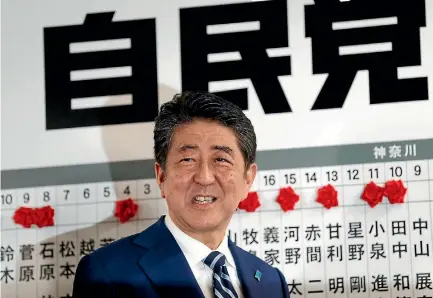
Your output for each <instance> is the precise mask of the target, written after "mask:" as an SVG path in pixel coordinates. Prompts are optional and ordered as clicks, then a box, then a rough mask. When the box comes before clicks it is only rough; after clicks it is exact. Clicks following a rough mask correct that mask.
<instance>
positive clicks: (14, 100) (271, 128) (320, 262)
mask: <svg viewBox="0 0 433 298" xmlns="http://www.w3.org/2000/svg"><path fill="white" fill-rule="evenodd" d="M23 1H24V0H23ZM50 1H51V0H47V1H44V2H43V3H36V2H35V3H36V4H35V3H34V2H33V1H27V4H26V5H27V6H28V9H26V10H23V9H22V6H20V5H16V4H15V3H14V2H13V1H9V2H6V3H5V4H4V5H2V12H4V13H2V18H3V19H4V21H3V20H2V21H3V22H2V41H4V42H3V43H2V51H3V50H4V52H5V53H7V55H9V57H8V59H3V60H2V72H3V73H4V74H3V76H2V114H1V116H2V133H1V141H2V148H1V149H2V156H1V163H2V172H1V178H2V181H1V202H0V203H1V221H0V224H1V226H0V231H1V245H0V246H1V262H0V296H1V298H65V297H71V295H72V284H73V280H74V277H75V272H76V269H77V264H78V262H79V260H80V259H81V258H82V257H83V256H85V255H87V254H89V253H91V252H93V251H95V250H96V249H98V248H101V247H103V246H105V245H108V244H110V243H112V242H113V241H117V240H118V239H121V238H123V237H126V236H129V235H133V234H135V233H139V232H141V231H143V230H144V229H146V228H147V227H149V226H150V225H152V224H153V223H155V221H156V220H157V219H159V218H160V216H162V215H164V214H167V204H166V201H165V200H164V199H163V198H161V197H160V192H159V189H158V186H157V184H156V181H155V176H154V175H155V174H154V168H153V167H154V161H153V160H152V157H153V152H152V145H153V141H152V131H153V121H154V119H155V117H156V116H157V113H158V108H159V107H160V106H161V104H162V103H163V102H164V101H168V100H169V99H171V98H172V96H173V95H174V94H175V93H178V92H180V91H182V90H208V91H211V92H214V93H217V94H219V95H222V96H223V97H225V98H226V99H228V100H230V101H232V102H233V103H235V104H237V105H239V106H240V107H241V108H242V109H243V110H244V111H245V113H246V114H247V116H248V117H249V118H250V119H251V121H252V123H253V125H254V127H255V130H256V134H257V140H258V147H259V148H258V149H259V150H258V153H257V164H258V166H259V172H258V175H257V177H256V179H255V181H254V184H253V186H252V189H251V191H250V193H249V195H248V197H247V198H246V199H245V200H244V201H242V202H241V204H240V205H239V208H238V209H237V210H236V212H235V214H234V216H233V219H232V221H231V223H230V227H229V231H228V236H229V237H230V239H231V240H232V241H234V242H235V243H236V244H237V245H239V246H240V247H242V248H243V249H245V250H246V251H248V252H250V253H252V254H255V255H257V256H258V257H260V258H261V259H262V260H263V261H265V262H267V263H268V264H269V265H271V266H274V267H276V268H279V269H280V270H281V271H282V272H283V274H284V275H285V277H286V280H287V284H288V285H287V286H288V288H289V291H290V293H291V297H308V298H333V297H336V298H340V297H347V298H349V297H358V298H403V297H406V298H433V131H432V129H431V127H433V118H432V116H431V115H432V112H431V111H432V110H433V109H432V108H433V101H432V97H433V92H432V90H433V88H432V79H433V72H432V69H433V68H432V67H431V66H432V65H433V64H432V62H433V59H432V57H433V56H432V55H431V53H432V52H433V43H432V37H433V34H432V26H431V24H432V20H433V18H432V17H433V1H430V0H425V1H421V0H414V1H410V3H409V2H408V1H402V0H399V1H397V0H395V1H390V0H383V1H381V4H376V2H374V1H362V0H359V1H357V0H351V1H342V0H341V1H309V0H304V1H303V0H299V1H298V0H296V1H284V0H270V1H249V0H248V1H247V0H245V1H243V2H241V1H238V0H224V2H225V5H221V0H206V1H204V0H188V1H180V2H179V1H169V2H170V4H169V5H167V2H164V1H153V2H154V3H152V5H149V4H148V3H146V1H139V0H122V1H118V0H104V1H103V4H102V2H98V3H96V2H91V1H87V0H75V1H73V2H70V3H73V6H64V7H63V8H61V7H60V6H59V5H58V4H57V2H56V3H54V1H52V2H50ZM70 3H68V2H67V1H65V2H64V3H63V2H62V5H72V4H70ZM181 6H182V7H181ZM53 7H55V9H56V10H55V11H54V10H52V9H53ZM50 9H51V10H52V12H54V13H49V11H50ZM47 12H48V13H47ZM3 27H4V28H3ZM3 32H4V33H3ZM197 41H200V42H197ZM17 61H23V62H22V63H17ZM26 109H27V110H26ZM119 257H121V256H119ZM107 262H109V260H107ZM266 298H273V297H266Z"/></svg>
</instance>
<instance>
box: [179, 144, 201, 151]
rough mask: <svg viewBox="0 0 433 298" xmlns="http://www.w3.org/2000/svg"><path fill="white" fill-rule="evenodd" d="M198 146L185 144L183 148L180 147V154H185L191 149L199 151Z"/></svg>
mask: <svg viewBox="0 0 433 298" xmlns="http://www.w3.org/2000/svg"><path fill="white" fill-rule="evenodd" d="M197 148H198V146H197V145H192V144H184V145H182V146H180V148H179V150H178V151H180V152H184V151H187V150H190V149H197Z"/></svg>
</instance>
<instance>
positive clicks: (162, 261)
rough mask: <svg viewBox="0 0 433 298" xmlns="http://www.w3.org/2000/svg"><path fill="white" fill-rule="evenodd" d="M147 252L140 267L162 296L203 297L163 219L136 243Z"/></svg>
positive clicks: (141, 260)
mask: <svg viewBox="0 0 433 298" xmlns="http://www.w3.org/2000/svg"><path fill="white" fill-rule="evenodd" d="M135 243H136V244H138V245H140V246H144V247H146V248H147V249H148V251H147V252H146V253H145V254H144V255H143V256H141V257H140V259H139V260H138V265H139V266H140V267H141V269H142V270H143V272H144V274H146V275H147V276H148V277H149V279H150V280H151V281H152V282H153V283H154V285H155V286H156V289H157V292H158V293H159V295H160V296H163V297H178V296H179V294H180V293H182V296H183V297H191V298H196V297H197V298H199V297H201V298H204V296H203V293H202V291H201V289H200V287H199V285H198V283H197V281H196V279H195V277H194V274H193V273H192V271H191V269H190V267H189V264H188V262H187V260H186V258H185V256H184V255H183V253H182V251H181V249H180V247H179V246H178V244H177V242H176V240H175V239H174V238H173V236H172V235H171V233H170V231H169V230H168V229H167V227H166V226H165V223H164V217H161V218H160V219H159V220H158V222H157V223H155V224H154V225H153V226H152V227H151V228H149V229H148V230H146V231H145V232H143V233H142V234H140V235H139V236H138V237H137V238H136V241H135Z"/></svg>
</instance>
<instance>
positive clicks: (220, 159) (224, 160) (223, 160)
mask: <svg viewBox="0 0 433 298" xmlns="http://www.w3.org/2000/svg"><path fill="white" fill-rule="evenodd" d="M216 160H217V161H222V162H229V161H228V160H227V159H225V158H222V157H218V158H217V159H216Z"/></svg>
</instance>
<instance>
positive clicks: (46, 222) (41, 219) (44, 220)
mask: <svg viewBox="0 0 433 298" xmlns="http://www.w3.org/2000/svg"><path fill="white" fill-rule="evenodd" d="M35 216H36V218H37V220H36V222H35V224H36V225H37V226H38V227H39V228H42V227H50V226H54V209H53V208H51V206H45V207H42V208H36V209H35Z"/></svg>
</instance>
